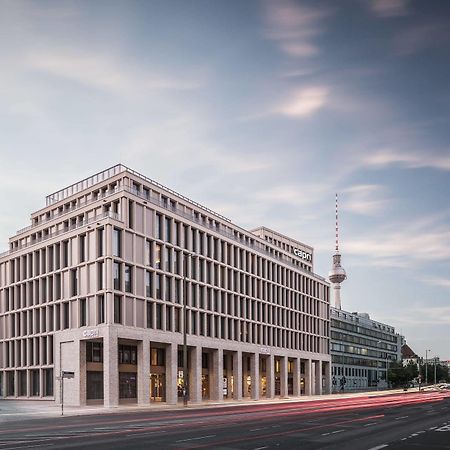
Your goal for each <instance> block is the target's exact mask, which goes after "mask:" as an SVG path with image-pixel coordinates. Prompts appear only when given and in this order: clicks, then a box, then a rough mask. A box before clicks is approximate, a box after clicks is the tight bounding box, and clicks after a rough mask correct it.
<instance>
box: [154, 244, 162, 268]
mask: <svg viewBox="0 0 450 450" xmlns="http://www.w3.org/2000/svg"><path fill="white" fill-rule="evenodd" d="M155 268H156V269H161V246H160V245H159V244H156V245H155Z"/></svg>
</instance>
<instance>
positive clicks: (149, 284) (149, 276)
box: [145, 272, 152, 297]
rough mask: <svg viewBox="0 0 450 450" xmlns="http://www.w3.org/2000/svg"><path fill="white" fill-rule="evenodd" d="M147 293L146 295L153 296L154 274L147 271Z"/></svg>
mask: <svg viewBox="0 0 450 450" xmlns="http://www.w3.org/2000/svg"><path fill="white" fill-rule="evenodd" d="M145 295H146V297H151V296H152V274H151V273H150V272H145Z"/></svg>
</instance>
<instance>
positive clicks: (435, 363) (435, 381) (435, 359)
mask: <svg viewBox="0 0 450 450" xmlns="http://www.w3.org/2000/svg"><path fill="white" fill-rule="evenodd" d="M436 366H437V356H435V357H434V386H436V384H437V380H436Z"/></svg>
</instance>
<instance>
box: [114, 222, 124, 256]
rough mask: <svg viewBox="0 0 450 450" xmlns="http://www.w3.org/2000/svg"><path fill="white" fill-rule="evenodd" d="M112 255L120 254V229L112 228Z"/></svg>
mask: <svg viewBox="0 0 450 450" xmlns="http://www.w3.org/2000/svg"><path fill="white" fill-rule="evenodd" d="M113 256H118V257H120V256H122V230H120V229H118V228H114V229H113Z"/></svg>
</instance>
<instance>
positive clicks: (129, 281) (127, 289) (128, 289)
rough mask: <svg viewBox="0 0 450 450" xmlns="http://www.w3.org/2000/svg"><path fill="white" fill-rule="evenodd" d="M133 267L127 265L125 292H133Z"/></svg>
mask: <svg viewBox="0 0 450 450" xmlns="http://www.w3.org/2000/svg"><path fill="white" fill-rule="evenodd" d="M132 271H133V269H132V267H131V266H129V265H128V264H125V292H133V289H132V284H133V276H132Z"/></svg>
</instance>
